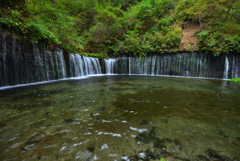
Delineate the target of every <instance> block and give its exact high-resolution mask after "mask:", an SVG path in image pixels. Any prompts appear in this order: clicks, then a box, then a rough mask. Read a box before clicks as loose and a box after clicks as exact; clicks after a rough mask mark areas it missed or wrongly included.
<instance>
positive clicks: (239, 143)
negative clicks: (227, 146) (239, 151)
mask: <svg viewBox="0 0 240 161" xmlns="http://www.w3.org/2000/svg"><path fill="white" fill-rule="evenodd" d="M232 144H234V145H237V146H240V138H236V140H232Z"/></svg>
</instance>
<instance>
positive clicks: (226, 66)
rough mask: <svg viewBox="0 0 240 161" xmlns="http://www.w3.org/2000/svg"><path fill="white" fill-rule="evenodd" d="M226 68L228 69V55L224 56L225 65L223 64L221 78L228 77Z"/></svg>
mask: <svg viewBox="0 0 240 161" xmlns="http://www.w3.org/2000/svg"><path fill="white" fill-rule="evenodd" d="M228 70H229V62H228V57H227V56H225V65H224V73H223V78H225V79H228Z"/></svg>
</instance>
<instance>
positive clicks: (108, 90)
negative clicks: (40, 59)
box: [0, 75, 240, 161]
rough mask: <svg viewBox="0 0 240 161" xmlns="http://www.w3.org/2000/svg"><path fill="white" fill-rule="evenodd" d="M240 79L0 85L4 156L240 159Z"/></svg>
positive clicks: (125, 79) (95, 79) (108, 79)
mask: <svg viewBox="0 0 240 161" xmlns="http://www.w3.org/2000/svg"><path fill="white" fill-rule="evenodd" d="M239 91H240V84H237V83H234V82H229V81H224V80H213V79H193V78H176V77H160V76H159V77H153V76H116V75H112V76H102V77H91V78H87V79H79V80H77V79H75V80H65V81H59V82H54V83H49V84H43V85H35V86H26V87H19V88H14V89H7V90H1V91H0V158H1V159H0V160H4V161H5V160H6V161H7V160H26V161H28V160H46V161H47V160H79V161H82V160H83V161H85V160H88V161H90V160H150V159H152V160H159V159H160V158H163V157H164V158H166V159H167V160H168V161H173V160H175V161H187V160H190V161H194V160H196V161H197V160H204V161H207V160H217V159H218V160H233V161H237V160H240V92H239Z"/></svg>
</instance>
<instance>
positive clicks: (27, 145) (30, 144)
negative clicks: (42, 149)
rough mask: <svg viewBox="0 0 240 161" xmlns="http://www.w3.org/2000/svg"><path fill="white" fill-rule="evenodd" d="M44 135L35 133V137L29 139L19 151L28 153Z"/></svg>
mask: <svg viewBox="0 0 240 161" xmlns="http://www.w3.org/2000/svg"><path fill="white" fill-rule="evenodd" d="M46 135H47V134H46V133H43V132H39V133H37V134H36V135H34V136H32V137H31V138H29V139H28V141H27V142H26V143H25V144H24V145H25V146H24V147H23V148H21V149H22V150H24V151H28V150H30V149H32V147H34V146H35V145H36V144H38V143H39V142H41V141H42V140H43V139H44V138H45V137H46Z"/></svg>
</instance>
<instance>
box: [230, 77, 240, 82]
mask: <svg viewBox="0 0 240 161" xmlns="http://www.w3.org/2000/svg"><path fill="white" fill-rule="evenodd" d="M230 81H232V82H240V77H238V78H231V79H230Z"/></svg>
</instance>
